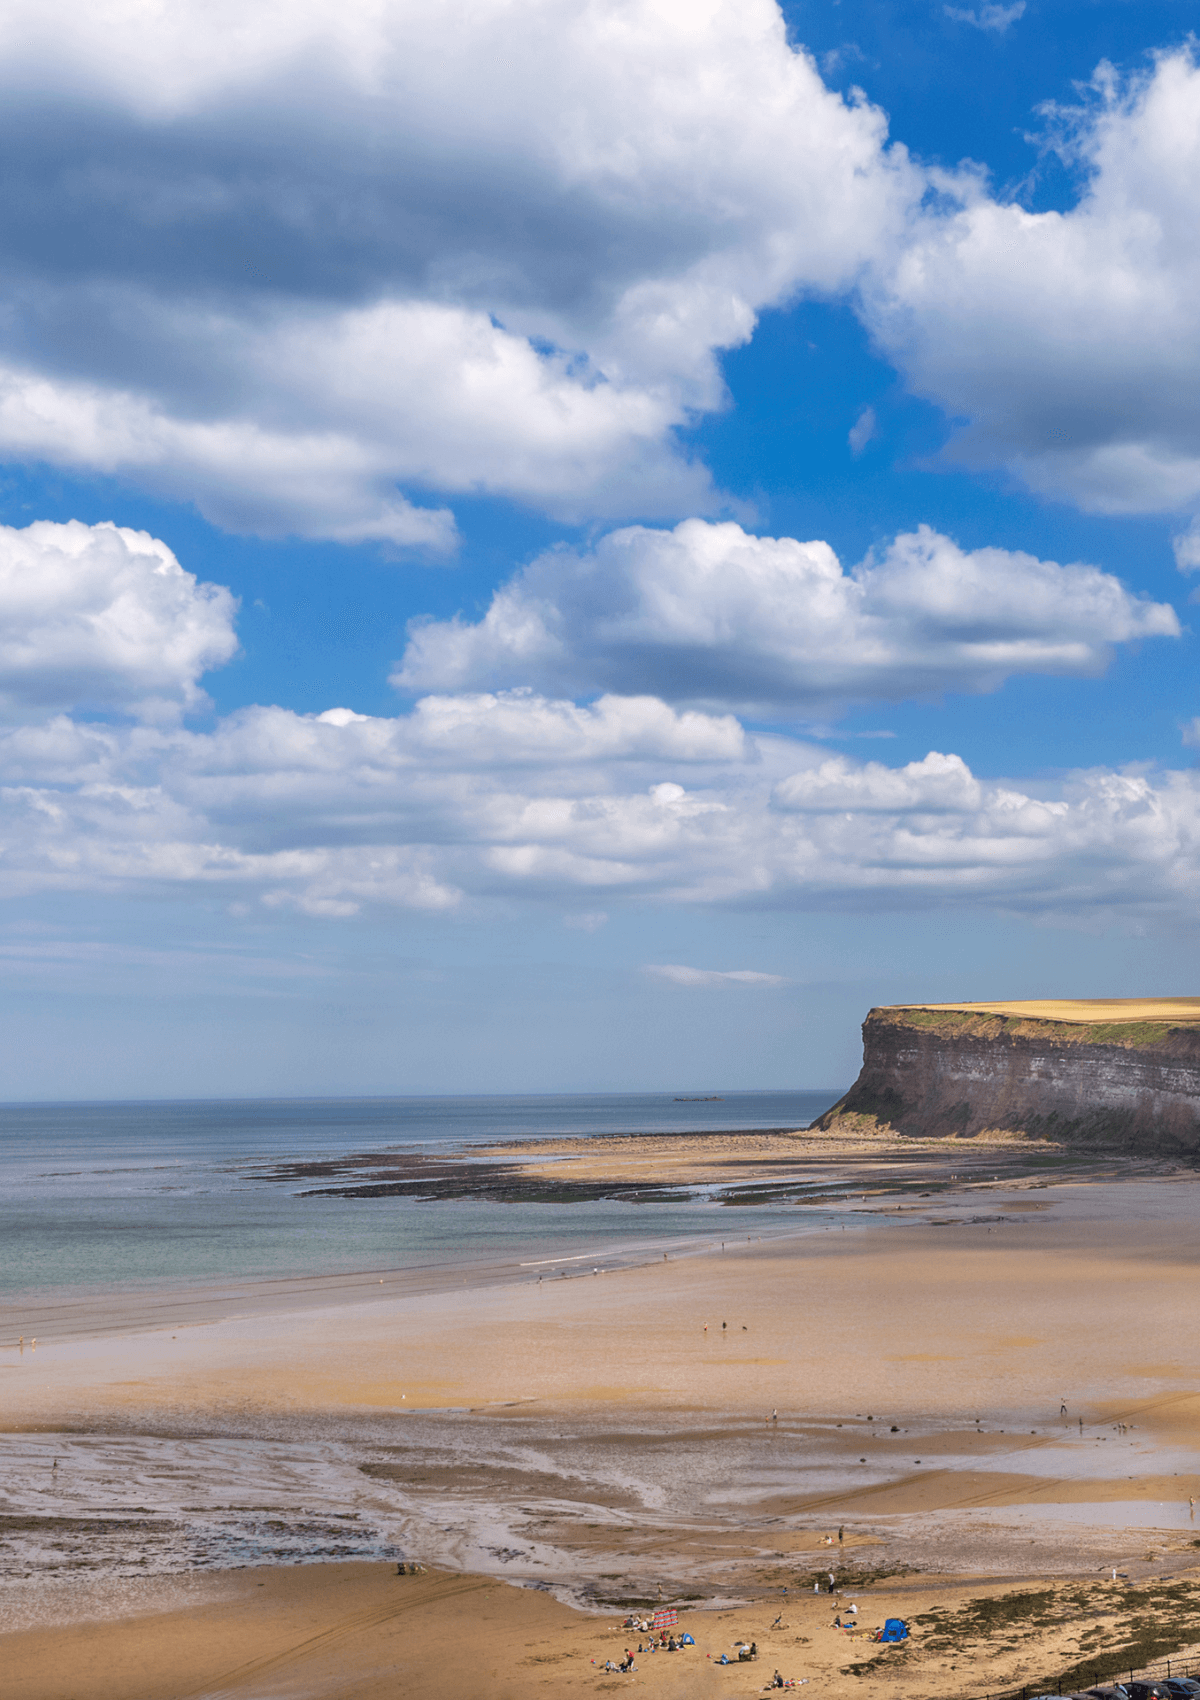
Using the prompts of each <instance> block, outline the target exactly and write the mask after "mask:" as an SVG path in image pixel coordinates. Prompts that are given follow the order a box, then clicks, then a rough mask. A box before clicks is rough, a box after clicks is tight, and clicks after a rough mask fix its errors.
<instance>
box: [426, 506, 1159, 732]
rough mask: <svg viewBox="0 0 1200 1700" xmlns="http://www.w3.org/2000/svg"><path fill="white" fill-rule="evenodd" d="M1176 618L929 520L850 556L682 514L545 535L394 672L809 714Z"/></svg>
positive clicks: (1105, 642) (957, 687) (965, 679)
mask: <svg viewBox="0 0 1200 1700" xmlns="http://www.w3.org/2000/svg"><path fill="white" fill-rule="evenodd" d="M1178 631H1179V622H1178V620H1177V619H1176V616H1175V613H1174V610H1173V609H1171V608H1170V607H1168V606H1167V605H1165V604H1163V603H1153V602H1149V601H1148V600H1146V599H1145V598H1142V597H1138V596H1134V595H1131V594H1130V592H1129V591H1127V590H1126V589H1125V587H1124V586H1123V585H1122V584H1121V583H1120V582H1119V580H1117V579H1115V578H1113V577H1112V576H1111V575H1110V574H1107V573H1102V572H1100V571H1099V570H1098V569H1097V568H1095V567H1090V566H1079V565H1076V566H1067V567H1063V566H1059V565H1058V564H1057V563H1056V562H1054V561H1040V560H1037V559H1035V558H1034V557H1033V556H1031V555H1025V554H1020V553H1014V552H1011V551H1008V550H1004V549H978V550H974V551H971V552H965V551H964V550H962V549H960V548H959V547H958V546H957V545H956V544H955V543H954V542H953V541H952V540H951V539H950V538H948V537H942V536H939V535H938V534H937V533H936V532H933V531H931V530H930V529H929V528H928V527H924V526H923V527H921V528H920V530H918V531H917V532H913V533H910V534H908V535H905V536H901V537H897V538H896V539H895V541H894V542H893V543H892V544H891V545H890V546H889V547H888V548H887V549H886V550H884V551H882V552H881V553H880V554H879V556H878V557H877V558H875V559H872V560H869V561H868V562H866V563H865V564H864V565H863V566H861V567H859V568H856V569H855V570H854V571H853V572H852V573H846V572H844V571H843V569H842V567H841V566H840V564H839V562H838V559H837V557H836V555H835V554H834V552H833V550H832V549H831V548H830V547H829V545H828V544H827V543H820V542H815V543H800V542H797V541H796V540H795V539H793V538H790V537H783V538H774V537H753V536H750V535H748V534H747V533H746V532H745V531H743V530H742V528H741V527H740V526H738V525H734V524H731V523H727V524H723V525H710V524H707V523H706V522H705V521H703V520H687V521H684V522H683V523H682V524H681V525H679V526H677V527H676V528H675V529H674V531H670V532H666V531H655V530H651V529H648V528H646V527H643V526H636V527H630V528H628V529H627V530H624V531H617V532H613V533H611V534H610V535H609V536H607V537H605V538H604V539H603V540H602V541H601V543H600V544H599V545H598V546H597V547H596V548H595V549H594V550H592V551H591V552H589V553H587V554H579V553H577V552H576V551H573V550H569V549H560V550H554V551H551V552H550V553H549V554H546V555H543V556H542V557H541V558H540V559H538V560H537V561H535V562H534V563H533V564H532V565H531V566H530V567H527V568H526V569H525V570H524V571H523V572H522V573H519V574H518V575H517V576H516V577H515V578H514V579H512V580H511V581H510V582H509V583H508V584H507V585H504V586H503V587H502V588H501V589H500V590H498V591H497V592H496V594H495V595H494V597H493V598H492V604H491V607H490V608H489V609H488V611H487V613H486V614H485V616H484V617H483V619H482V620H480V621H478V622H475V623H471V622H466V621H463V620H461V619H458V620H449V621H439V622H414V625H413V627H412V630H411V635H410V640H409V645H408V649H407V651H406V653H405V656H404V659H403V661H402V662H401V664H400V666H399V667H398V669H397V671H396V673H395V675H394V676H393V683H395V684H397V685H398V686H400V687H401V688H402V689H405V690H409V691H413V692H417V691H426V690H461V689H473V690H478V689H481V688H482V689H494V688H496V687H497V686H499V687H504V686H513V685H530V686H534V687H536V688H537V689H539V690H545V691H552V692H558V693H561V694H564V695H565V694H573V695H587V694H589V693H591V692H598V691H623V692H633V693H644V692H652V693H654V694H655V695H657V696H661V697H665V698H667V699H668V700H670V701H673V702H688V703H697V704H703V705H708V706H712V705H716V704H719V705H721V706H727V707H728V706H732V707H735V708H738V709H740V710H746V711H749V712H751V713H754V714H756V715H759V716H763V715H773V714H778V713H795V712H801V713H807V714H809V715H810V716H811V715H825V714H836V713H837V712H839V711H840V710H842V709H844V707H845V705H846V704H847V702H850V701H854V700H860V701H861V700H864V699H880V698H885V699H892V700H895V699H899V698H903V697H914V696H930V695H933V694H935V693H937V692H939V691H946V690H954V691H990V690H995V689H996V688H997V687H998V686H999V685H1001V684H1002V683H1003V682H1004V680H1005V679H1006V678H1008V677H1010V676H1011V675H1012V674H1014V673H1056V674H1074V675H1081V674H1095V673H1098V672H1101V671H1102V670H1103V668H1104V666H1105V664H1106V663H1107V661H1108V659H1109V656H1110V653H1111V646H1112V645H1113V644H1114V643H1122V642H1126V641H1128V640H1129V639H1132V638H1141V637H1154V636H1174V635H1176V634H1177V633H1178Z"/></svg>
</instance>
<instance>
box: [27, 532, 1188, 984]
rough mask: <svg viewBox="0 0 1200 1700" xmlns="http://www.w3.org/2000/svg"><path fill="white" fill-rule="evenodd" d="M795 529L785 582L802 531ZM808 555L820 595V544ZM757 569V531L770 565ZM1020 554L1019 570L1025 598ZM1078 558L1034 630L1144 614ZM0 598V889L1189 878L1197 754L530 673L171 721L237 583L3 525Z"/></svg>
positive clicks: (810, 894)
mask: <svg viewBox="0 0 1200 1700" xmlns="http://www.w3.org/2000/svg"><path fill="white" fill-rule="evenodd" d="M669 541H670V539H669V538H668V542H669ZM745 541H746V542H747V544H748V545H749V544H752V543H754V542H756V541H757V540H745ZM918 541H920V540H918ZM943 546H944V540H933V539H932V538H926V539H925V540H924V543H923V544H922V548H923V549H924V554H923V555H922V554H921V551H920V549H917V546H916V544H915V543H914V544H912V548H913V549H914V550H916V554H915V555H914V557H913V558H914V559H916V560H917V561H918V565H917V566H916V567H915V568H912V562H911V561H908V564H907V565H906V564H905V563H906V560H907V557H906V555H905V549H906V548H908V547H909V545H907V544H906V545H905V546H904V548H901V550H900V553H899V555H898V556H896V558H895V561H894V562H893V564H892V565H891V566H888V565H887V563H886V562H884V563H882V564H881V565H880V567H879V568H878V569H872V570H879V571H882V572H884V574H885V579H886V582H887V585H888V586H889V590H888V594H889V596H890V597H891V598H892V602H893V604H894V606H896V607H901V606H902V605H903V604H904V597H905V596H910V597H911V596H913V595H915V594H916V593H915V592H913V591H912V590H911V587H910V588H909V589H908V590H905V589H904V582H905V581H904V574H905V572H907V571H908V570H910V568H912V570H914V571H916V573H917V580H916V582H917V585H918V588H920V586H922V585H924V584H925V581H924V578H923V577H922V575H923V573H924V572H925V570H926V569H925V567H924V566H921V565H920V561H921V560H924V561H925V562H926V563H927V562H928V561H929V560H932V559H933V558H934V557H935V556H936V555H937V553H938V550H939V549H941V548H942V547H943ZM773 547H774V548H775V549H778V548H779V547H780V546H779V545H773ZM794 548H795V549H796V550H799V551H800V556H799V558H800V560H801V563H802V574H803V573H807V572H808V570H809V566H810V565H811V562H812V560H813V558H814V557H813V555H812V546H807V552H806V546H801V545H795V546H794ZM749 559H750V561H751V563H752V564H753V563H754V562H755V561H756V560H757V559H758V557H757V556H755V555H754V552H753V550H751V552H750V556H749ZM888 559H889V560H891V559H892V557H891V556H889V557H888ZM963 559H966V558H965V557H964V558H963ZM782 560H783V564H784V567H785V568H787V567H788V566H789V563H790V562H791V556H789V555H788V554H787V552H786V550H785V551H784V554H783V556H782ZM817 560H818V567H819V568H820V570H821V571H822V572H824V574H825V579H824V580H821V579H819V584H820V583H825V582H826V581H827V582H828V585H832V586H834V587H835V589H836V587H837V586H838V585H839V584H840V583H841V577H840V572H839V571H838V569H836V564H833V565H831V564H830V563H829V562H828V561H825V562H824V563H822V562H821V560H820V558H819V557H817ZM805 563H807V564H805ZM778 566H779V562H778V561H777V560H775V559H774V557H772V556H771V554H770V552H769V551H768V554H767V557H766V567H767V572H768V580H769V582H773V581H770V574H771V573H773V572H775V571H776V570H777V569H778ZM1043 566H1044V564H1043V563H1032V564H1027V567H1026V569H1025V570H1026V571H1027V573H1028V576H1029V582H1028V584H1026V585H1025V586H1024V588H1023V590H1022V595H1023V596H1024V597H1025V599H1026V600H1027V601H1033V600H1034V590H1035V588H1036V586H1037V584H1038V583H1040V582H1041V578H1039V573H1041V572H1042V568H1043ZM963 570H964V571H967V570H968V569H967V568H963ZM1075 572H1076V576H1075V577H1071V576H1070V575H1069V574H1067V576H1066V577H1063V576H1061V575H1063V574H1065V573H1066V569H1062V568H1053V570H1052V571H1051V570H1047V571H1046V572H1045V573H1044V574H1042V577H1044V579H1045V582H1046V583H1047V584H1048V585H1049V587H1050V589H1049V591H1048V592H1047V596H1046V601H1045V624H1046V630H1047V631H1048V632H1049V633H1050V634H1051V636H1053V634H1054V633H1055V632H1059V631H1060V628H1061V627H1062V622H1063V619H1064V615H1063V610H1062V598H1063V596H1071V595H1075V596H1077V597H1079V599H1080V607H1081V609H1083V610H1086V609H1087V608H1089V607H1101V608H1102V609H1106V610H1107V612H1105V613H1104V614H1103V617H1102V618H1101V617H1100V616H1097V620H1096V621H1095V622H1094V623H1093V630H1092V635H1091V637H1090V638H1089V639H1088V640H1087V641H1089V642H1092V641H1094V642H1096V643H1100V644H1103V643H1106V642H1110V641H1112V640H1113V638H1114V637H1115V636H1116V635H1117V630H1118V625H1119V622H1120V621H1125V623H1126V626H1127V627H1129V628H1131V629H1133V630H1136V629H1137V628H1138V621H1139V620H1141V621H1143V622H1145V621H1147V620H1151V615H1150V614H1148V613H1147V612H1146V605H1143V604H1138V603H1132V602H1129V601H1128V600H1127V599H1124V600H1123V598H1124V595H1125V593H1124V592H1123V591H1121V590H1120V587H1119V586H1116V585H1115V584H1114V582H1113V581H1111V580H1108V581H1106V580H1104V579H1103V577H1102V575H1096V574H1092V572H1091V570H1090V569H1076V570H1075ZM889 575H894V577H893V576H889ZM1056 575H1058V576H1056ZM933 582H937V581H936V580H935V581H933ZM837 594H839V595H840V594H843V591H842V590H838V591H837ZM946 594H947V596H948V597H949V606H950V607H951V609H953V606H954V603H953V596H952V594H951V593H950V592H947V593H946ZM930 596H931V592H930V591H929V588H928V586H926V587H925V589H923V590H921V591H920V595H919V596H917V599H916V603H915V604H914V605H915V606H919V607H924V606H926V605H927V604H928V603H929V601H930ZM922 598H924V601H922V600H921V599H922ZM0 610H2V611H3V612H4V614H5V617H6V623H7V634H8V635H7V638H6V641H5V643H4V644H0V698H2V700H3V702H4V703H5V705H6V707H7V710H8V724H6V725H0V806H2V818H3V837H2V844H0V848H2V854H0V894H3V895H5V896H9V897H13V896H21V895H25V894H29V893H35V892H39V891H47V890H49V891H66V890H71V891H100V892H127V893H131V894H139V895H147V894H162V893H164V892H170V891H190V892H193V893H206V894H210V895H211V894H220V896H221V897H222V899H223V900H225V901H228V902H231V903H236V904H250V905H259V904H265V905H267V906H268V907H276V908H278V907H280V906H282V907H290V908H299V909H301V910H303V911H306V912H308V913H311V914H315V915H325V916H330V917H338V916H348V915H351V914H354V913H356V912H357V911H359V910H361V909H364V908H370V907H372V906H393V907H395V906H399V907H408V908H412V907H416V908H426V909H435V910H436V909H450V908H454V907H456V906H462V905H470V904H487V903H488V902H489V901H492V900H494V899H496V898H503V899H505V900H506V901H511V900H513V899H524V900H528V901H536V902H542V903H549V904H552V905H560V904H561V905H563V906H564V907H565V908H567V909H570V910H573V911H578V910H580V909H581V908H583V907H586V913H587V914H589V915H590V914H594V913H595V908H594V905H595V903H596V902H597V901H598V900H600V899H603V900H604V901H605V902H606V903H608V902H614V901H620V900H622V899H624V900H630V901H636V900H640V899H646V898H654V899H657V900H659V901H667V902H677V903H726V904H753V905H759V906H781V905H806V904H817V903H820V904H826V905H828V904H830V903H834V904H836V903H838V902H842V901H845V902H847V903H853V904H854V905H855V906H856V907H861V906H862V905H863V904H864V903H865V904H878V905H880V906H891V907H895V906H914V905H915V906H925V905H936V904H945V903H954V902H962V903H971V904H976V903H979V902H988V903H993V904H998V905H1001V906H1005V907H1008V908H1011V909H1013V910H1019V911H1022V912H1026V913H1031V914H1062V915H1069V916H1074V917H1079V916H1088V915H1091V914H1102V915H1104V916H1105V918H1112V917H1113V916H1114V915H1122V914H1123V915H1126V916H1128V917H1130V918H1131V919H1135V920H1137V921H1138V922H1140V923H1162V924H1174V923H1175V922H1176V921H1177V920H1178V918H1179V917H1180V916H1181V915H1182V914H1184V913H1188V912H1191V911H1192V909H1193V906H1194V902H1195V898H1196V894H1197V884H1198V881H1200V779H1198V778H1197V777H1196V776H1194V775H1191V774H1170V773H1168V774H1161V775H1155V774H1147V773H1131V774H1121V773H1112V772H1094V773H1082V774H1077V775H1075V776H1073V777H1071V778H1069V779H1068V780H1066V781H1065V782H1063V783H1062V784H1058V785H1055V786H1052V787H1051V786H1045V787H1032V788H1031V787H1029V786H1027V785H1026V786H1021V785H1005V784H998V783H995V782H984V781H981V780H980V779H978V778H977V777H975V776H974V775H973V774H971V773H970V772H969V771H968V769H967V767H966V766H965V765H964V763H963V762H962V761H961V760H960V759H959V758H958V757H957V756H955V755H951V754H930V755H928V756H927V757H925V758H924V759H923V760H922V761H919V762H911V763H908V764H907V765H904V766H901V767H897V768H889V767H887V766H885V765H883V764H880V763H874V762H869V763H865V764H864V763H857V762H852V761H850V760H847V759H845V758H843V757H830V756H829V755H828V753H827V751H825V750H823V749H821V748H819V747H817V746H815V745H813V744H811V743H807V742H804V741H802V740H799V739H796V738H789V737H779V736H776V735H767V736H764V735H761V734H760V735H758V736H751V735H750V734H749V733H748V732H747V731H746V730H745V729H744V727H743V726H742V724H741V723H740V721H739V720H738V719H737V718H736V717H735V716H734V715H733V714H730V713H713V712H706V711H703V710H701V709H697V708H686V707H680V706H677V705H672V704H670V703H667V702H665V701H663V700H661V698H660V697H659V696H657V695H652V694H639V695H633V694H628V693H624V694H619V693H616V692H608V693H606V694H604V695H602V696H601V697H600V698H599V699H598V700H597V701H595V702H594V703H592V704H590V705H585V706H580V705H579V704H577V703H574V702H571V701H567V700H563V699H562V698H556V697H553V696H550V695H547V694H544V693H540V692H537V691H534V690H529V689H526V690H515V691H504V692H483V691H478V690H475V691H462V692H459V693H457V694H454V695H446V694H434V695H428V696H425V697H423V698H422V699H421V700H420V701H419V702H418V703H417V704H416V706H415V707H414V708H413V710H412V711H411V712H409V713H407V714H402V715H399V716H396V717H373V716H366V715H362V714H357V713H355V712H353V711H352V710H350V709H348V708H334V709H330V710H328V711H326V712H325V713H322V714H317V715H306V714H297V713H295V712H293V711H292V710H290V709H284V708H272V707H252V708H246V709H243V710H241V711H239V712H238V713H235V714H232V715H229V716H227V717H225V718H224V719H220V720H218V721H217V722H216V723H215V724H214V725H213V726H212V728H211V729H209V730H193V729H190V728H188V727H186V726H184V725H183V724H181V723H180V721H179V718H178V711H179V709H181V708H185V707H187V706H189V705H193V704H194V703H195V702H196V701H197V692H198V689H199V686H198V676H199V674H200V673H201V671H202V670H203V669H204V668H205V667H207V666H211V665H214V664H216V663H218V662H220V661H221V660H223V659H225V658H227V657H228V655H229V654H230V653H231V652H232V649H233V646H234V643H235V636H234V633H233V628H232V616H233V604H232V600H231V599H230V598H229V597H228V593H227V592H224V591H222V590H220V589H219V588H217V587H213V586H204V585H197V584H196V582H195V580H194V579H193V578H192V577H191V576H190V575H189V574H187V573H186V572H185V571H184V570H183V569H182V568H181V567H180V565H179V563H178V562H176V561H175V559H174V557H173V556H172V555H171V554H170V552H169V551H168V550H166V549H165V548H164V547H163V546H162V545H161V544H158V543H156V542H155V541H154V540H153V539H152V538H149V537H146V536H144V535H142V534H139V533H134V532H122V531H119V530H117V529H116V528H114V527H112V526H96V527H87V526H82V525H68V526H55V525H48V524H46V525H36V526H33V527H30V528H29V529H28V530H27V531H24V532H16V533H14V532H7V533H0ZM1139 610H1140V612H1139ZM1081 618H1082V615H1081ZM1151 623H1153V622H1152V620H1151ZM1161 623H1162V622H1161V621H1160V624H1161ZM1035 626H1036V622H1034V621H1033V620H1032V619H1031V620H1030V621H1028V622H1027V626H1026V636H1027V637H1028V636H1029V634H1030V633H1031V632H1033V631H1034V630H1035ZM1004 641H1008V640H1007V639H1005V640H1004ZM1055 641H1057V640H1055ZM861 642H862V643H863V644H864V646H867V645H868V638H867V637H866V636H863V637H862V638H861ZM1085 648H1086V646H1085ZM1034 653H1038V652H1036V651H1035V652H1034ZM893 664H894V663H888V665H893ZM1005 665H1006V666H1007V665H1009V662H1008V661H1006V662H1005ZM80 680H83V681H85V683H84V684H80V683H79V681H80ZM68 711H69V712H68ZM670 966H671V965H666V966H665V967H663V965H659V967H660V968H663V971H664V972H666V970H667V969H668V968H670ZM673 971H674V970H672V972H673Z"/></svg>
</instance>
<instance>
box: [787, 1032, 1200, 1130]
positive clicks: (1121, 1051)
mask: <svg viewBox="0 0 1200 1700" xmlns="http://www.w3.org/2000/svg"><path fill="white" fill-rule="evenodd" d="M1061 1011H1070V1015H1069V1017H1066V1018H1062V1017H1061V1016H1060V1012H1061ZM1139 1017H1142V1018H1141V1019H1139ZM867 1121H869V1122H871V1123H874V1124H876V1125H878V1126H880V1127H882V1128H888V1129H891V1130H893V1131H895V1132H897V1133H900V1134H910V1135H922V1136H924V1137H926V1138H928V1137H930V1136H933V1137H940V1138H945V1137H948V1136H957V1137H959V1138H970V1137H971V1136H972V1135H975V1134H978V1133H982V1132H984V1131H992V1130H995V1131H1004V1132H1012V1133H1023V1134H1026V1135H1027V1136H1029V1137H1031V1138H1044V1139H1053V1140H1055V1141H1058V1142H1063V1143H1066V1144H1070V1145H1078V1146H1086V1147H1089V1148H1093V1149H1096V1148H1104V1149H1108V1150H1117V1151H1125V1152H1145V1153H1164V1154H1165V1153H1176V1154H1184V1153H1195V1154H1197V1155H1200V999H1193V998H1176V999H1158V1000H1136V1001H1135V1000H1109V999H1105V1000H1095V1001H1093V1002H1091V1003H1087V1002H1081V1003H1070V1004H1068V1003H1063V1004H1053V1003H1038V1004H1025V1005H1022V1004H1019V1003H1008V1004H956V1005H945V1004H929V1005H896V1006H895V1007H892V1008H881V1009H873V1010H871V1012H870V1014H869V1015H868V1016H867V1019H866V1020H865V1021H864V1023H863V1066H862V1072H861V1073H860V1075H859V1077H858V1079H857V1080H856V1081H855V1083H854V1085H853V1086H852V1087H851V1088H850V1090H849V1092H847V1093H846V1095H845V1097H844V1098H842V1099H841V1100H840V1101H839V1102H838V1103H836V1104H835V1105H834V1106H833V1108H832V1109H831V1110H829V1111H827V1113H826V1114H825V1115H824V1116H822V1117H821V1119H820V1120H819V1121H818V1122H816V1123H814V1126H815V1127H817V1128H823V1129H832V1128H835V1127H840V1128H845V1127H846V1126H847V1124H848V1123H849V1124H853V1125H855V1126H858V1127H862V1126H863V1124H864V1122H867Z"/></svg>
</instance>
